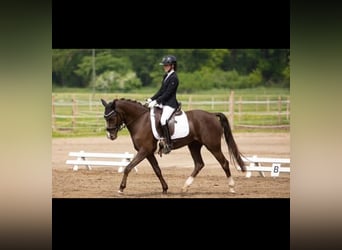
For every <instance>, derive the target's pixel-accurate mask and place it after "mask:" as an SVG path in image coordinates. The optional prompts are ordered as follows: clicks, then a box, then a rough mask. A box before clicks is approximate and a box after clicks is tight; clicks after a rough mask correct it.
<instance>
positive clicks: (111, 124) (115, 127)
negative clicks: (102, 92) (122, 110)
mask: <svg viewBox="0 0 342 250" xmlns="http://www.w3.org/2000/svg"><path fill="white" fill-rule="evenodd" d="M101 102H102V105H103V106H104V107H105V111H104V115H103V117H104V118H105V120H106V123H107V127H106V130H107V138H108V139H111V140H115V139H116V138H117V136H118V131H119V130H121V129H122V128H123V126H124V121H123V120H122V118H121V116H120V114H119V113H118V112H117V111H116V110H115V102H108V103H107V102H106V101H105V100H103V99H101Z"/></svg>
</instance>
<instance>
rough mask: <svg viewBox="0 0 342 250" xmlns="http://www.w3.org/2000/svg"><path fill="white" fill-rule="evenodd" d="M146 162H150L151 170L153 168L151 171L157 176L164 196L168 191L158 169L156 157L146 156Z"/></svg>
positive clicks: (152, 155)
mask: <svg viewBox="0 0 342 250" xmlns="http://www.w3.org/2000/svg"><path fill="white" fill-rule="evenodd" d="M147 160H148V161H149V162H150V164H151V166H152V168H153V171H154V173H155V174H156V175H157V177H158V179H159V181H160V183H161V185H162V188H163V194H166V193H167V190H168V185H167V183H166V181H165V180H164V177H163V175H162V172H161V169H160V167H159V164H158V161H157V159H156V157H155V156H154V154H153V153H152V154H150V155H148V156H147Z"/></svg>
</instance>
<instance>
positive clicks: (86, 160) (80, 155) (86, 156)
mask: <svg viewBox="0 0 342 250" xmlns="http://www.w3.org/2000/svg"><path fill="white" fill-rule="evenodd" d="M69 156H74V157H77V158H76V159H74V160H67V161H66V162H65V163H66V164H69V165H74V167H73V170H74V171H77V170H78V166H79V165H85V166H86V167H87V169H88V170H91V166H117V167H119V168H118V172H119V173H121V172H123V170H124V168H125V167H126V166H127V165H128V164H129V163H130V161H131V160H132V159H133V157H134V154H131V153H128V152H125V153H91V152H84V151H79V152H69ZM91 158H102V159H103V158H105V159H121V161H110V160H92V159H91ZM134 169H135V172H138V169H137V167H134Z"/></svg>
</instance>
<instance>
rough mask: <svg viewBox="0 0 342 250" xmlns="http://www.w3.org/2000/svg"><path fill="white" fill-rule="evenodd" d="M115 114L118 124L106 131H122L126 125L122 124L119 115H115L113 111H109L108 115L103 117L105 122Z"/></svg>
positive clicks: (122, 121)
mask: <svg viewBox="0 0 342 250" xmlns="http://www.w3.org/2000/svg"><path fill="white" fill-rule="evenodd" d="M115 114H118V116H119V117H120V120H121V122H120V124H116V125H115V126H114V127H107V128H106V130H107V131H108V132H109V131H115V130H117V131H120V130H122V129H123V128H124V127H125V126H126V125H125V123H124V120H123V119H122V117H121V114H120V113H117V112H116V111H115V110H114V109H113V110H112V111H110V112H109V113H108V114H104V115H103V117H104V118H105V120H106V121H108V120H109V119H110V118H111V117H112V116H114V115H115Z"/></svg>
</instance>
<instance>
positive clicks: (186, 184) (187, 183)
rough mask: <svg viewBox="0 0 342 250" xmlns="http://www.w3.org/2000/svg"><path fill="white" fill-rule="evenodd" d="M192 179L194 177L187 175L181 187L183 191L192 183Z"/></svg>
mask: <svg viewBox="0 0 342 250" xmlns="http://www.w3.org/2000/svg"><path fill="white" fill-rule="evenodd" d="M193 181H194V177H192V176H189V177H188V179H186V181H185V183H184V186H183V188H182V191H183V192H186V191H188V187H189V186H190V185H191V184H192V182H193Z"/></svg>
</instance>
